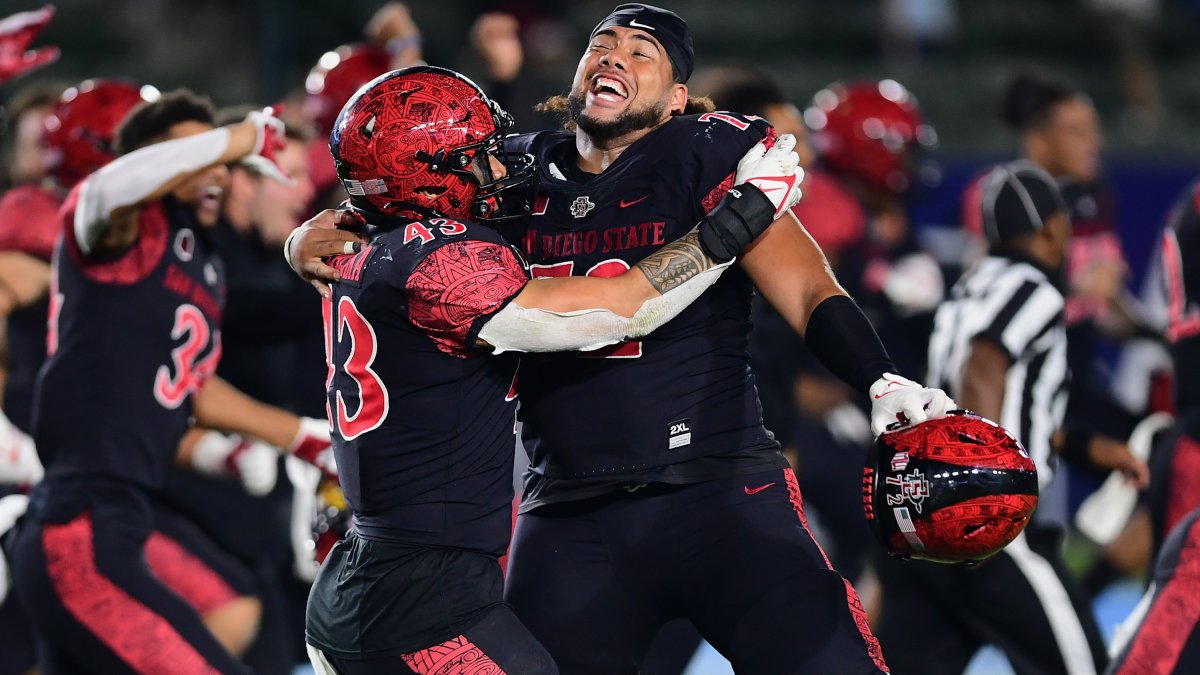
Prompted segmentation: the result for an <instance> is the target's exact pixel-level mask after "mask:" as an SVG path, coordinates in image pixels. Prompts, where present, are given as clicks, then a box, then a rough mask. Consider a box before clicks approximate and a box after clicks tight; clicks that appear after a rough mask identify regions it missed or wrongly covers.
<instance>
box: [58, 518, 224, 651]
mask: <svg viewBox="0 0 1200 675" xmlns="http://www.w3.org/2000/svg"><path fill="white" fill-rule="evenodd" d="M42 549H43V551H44V552H45V555H46V571H47V574H48V575H49V577H50V582H51V583H52V584H53V585H54V592H55V593H57V594H58V598H59V600H60V601H61V602H62V604H63V606H64V607H65V608H66V609H67V611H68V612H70V613H71V616H73V617H74V618H75V620H76V621H78V622H79V623H80V624H82V625H83V626H84V627H85V628H86V629H87V630H88V631H90V632H91V633H92V635H95V636H96V638H97V639H99V640H100V641H101V642H102V643H104V645H105V646H106V647H108V648H109V649H111V650H112V651H113V653H114V654H116V655H117V657H118V658H120V659H121V660H122V661H124V662H125V663H127V664H129V666H130V667H131V668H133V669H134V670H135V671H137V672H139V673H147V674H154V673H204V674H206V675H207V674H208V673H217V671H216V670H215V669H213V668H212V667H210V666H209V665H208V663H207V662H206V661H205V659H204V657H203V656H201V655H200V653H199V652H197V651H196V649H195V648H194V647H192V645H191V644H190V643H188V641H187V640H184V639H183V637H182V636H181V635H180V634H179V633H178V632H177V631H176V630H175V628H174V627H173V626H172V625H171V624H170V623H169V622H168V621H167V620H166V619H164V618H163V617H161V616H159V615H158V614H156V613H154V612H153V611H151V610H150V608H148V607H146V606H145V605H143V604H142V603H141V602H139V601H138V600H136V599H134V598H133V597H131V596H130V595H129V594H128V593H126V592H125V591H124V590H123V589H121V588H120V587H118V586H117V585H116V584H114V583H113V582H112V581H111V580H110V579H108V577H106V576H104V575H103V574H101V573H100V570H98V569H97V568H96V556H95V553H96V552H95V549H94V547H93V544H92V518H91V515H90V514H87V513H84V514H82V515H80V516H78V517H76V518H75V519H74V520H72V521H71V522H69V523H66V524H65V525H56V524H50V523H47V524H45V525H43V526H42ZM137 563H138V561H136V560H131V561H129V564H131V565H134V564H137Z"/></svg>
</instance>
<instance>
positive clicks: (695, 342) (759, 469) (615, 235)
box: [506, 113, 886, 673]
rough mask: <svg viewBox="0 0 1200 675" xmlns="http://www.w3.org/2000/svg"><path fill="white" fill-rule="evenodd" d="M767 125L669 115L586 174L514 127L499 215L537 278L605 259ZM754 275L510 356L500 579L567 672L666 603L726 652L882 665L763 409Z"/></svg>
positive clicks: (652, 230) (652, 617)
mask: <svg viewBox="0 0 1200 675" xmlns="http://www.w3.org/2000/svg"><path fill="white" fill-rule="evenodd" d="M774 136H775V134H774V131H773V130H772V129H771V128H770V127H769V125H767V124H766V123H765V122H764V121H762V120H761V119H759V118H755V117H744V116H742V115H738V114H734V113H706V114H702V115H692V116H680V117H675V118H672V119H671V120H670V121H668V122H667V123H665V124H664V125H662V126H661V127H659V128H658V129H656V130H654V131H652V132H650V133H648V134H647V135H646V136H644V137H643V138H641V139H640V140H638V141H637V142H635V143H634V144H633V145H631V146H630V147H629V148H628V149H626V150H625V151H624V152H623V153H622V154H621V155H620V157H618V158H617V160H616V161H614V162H613V163H612V165H611V166H609V167H608V168H606V169H605V170H604V171H603V173H600V174H598V175H589V174H585V173H583V172H581V171H580V170H579V169H578V168H577V164H576V160H577V155H576V150H575V136H574V134H572V133H569V132H563V131H552V132H541V133H537V134H530V135H524V136H517V137H513V138H510V139H509V141H508V143H509V144H510V148H509V149H510V150H513V151H516V152H530V153H532V154H534V155H535V156H536V157H537V160H538V163H539V165H540V168H539V172H540V173H539V177H538V191H539V195H540V196H539V197H538V199H537V200H536V202H535V204H534V208H533V213H532V215H531V216H530V217H529V218H528V219H527V220H526V221H523V222H522V223H521V225H522V226H523V227H524V228H525V229H523V230H515V231H511V232H507V234H508V236H509V238H510V239H511V240H512V241H519V242H520V243H521V246H522V248H523V250H524V251H525V254H526V256H527V258H528V260H529V262H530V271H531V273H532V275H533V276H534V277H538V276H566V275H576V276H614V275H616V274H619V273H621V272H623V271H625V270H627V269H629V268H630V266H631V265H633V264H634V263H635V262H636V261H638V260H640V259H642V258H644V257H645V256H646V255H648V254H650V253H652V252H654V251H655V250H657V249H658V248H660V247H662V246H663V245H664V244H666V243H668V242H670V241H672V240H674V239H676V238H678V237H680V236H682V235H683V234H685V233H686V232H688V231H689V230H691V229H692V227H694V225H695V223H697V222H698V221H700V220H701V219H702V218H703V217H704V215H705V213H706V212H707V211H708V210H710V209H711V208H712V207H713V206H714V205H716V203H717V202H718V201H719V200H720V199H721V198H722V197H723V196H724V194H725V192H726V191H727V190H728V189H729V188H731V187H733V180H734V170H735V168H736V166H737V163H738V161H739V160H740V159H741V157H742V156H743V155H744V154H745V152H746V151H747V150H749V149H750V147H751V146H753V145H754V144H756V143H758V142H759V141H761V140H764V139H765V140H767V141H768V143H769V142H771V141H773V139H774ZM752 293H753V287H752V284H751V282H750V280H749V278H748V277H747V276H746V275H745V274H744V273H743V272H741V271H740V270H737V269H734V270H729V271H727V272H726V273H725V274H724V275H723V276H722V277H721V279H720V280H719V281H718V282H717V283H716V284H715V285H714V286H713V287H712V288H710V289H709V290H708V291H706V292H705V294H704V295H702V296H701V297H700V298H699V299H698V300H697V301H696V302H694V303H693V304H692V305H690V306H689V307H688V308H687V309H685V310H684V311H683V312H681V313H680V314H679V316H678V317H676V318H675V319H673V320H672V321H670V322H668V323H667V324H665V325H664V326H663V327H662V328H660V329H658V330H657V331H655V332H653V333H651V334H650V335H649V336H647V337H645V338H643V339H641V340H640V341H637V342H629V343H625V344H621V345H616V346H614V347H610V348H607V349H605V350H600V351H597V352H588V353H567V354H553V355H531V356H526V357H525V358H524V359H523V360H522V362H521V377H520V391H521V420H522V421H523V422H524V430H523V436H524V441H525V446H526V450H527V451H528V452H529V454H530V457H531V466H530V468H529V471H528V472H527V474H526V483H525V490H524V495H523V498H522V504H521V516H520V518H519V519H518V522H517V528H516V532H515V535H514V539H513V546H512V550H511V552H510V558H509V575H508V580H507V588H506V597H507V599H508V600H509V602H511V603H512V604H513V607H514V609H515V610H516V611H517V615H518V616H519V617H520V618H521V620H522V621H524V622H525V623H526V624H527V625H528V626H529V627H530V629H531V630H532V631H533V633H534V635H535V636H536V637H537V638H538V639H539V640H540V641H541V642H542V643H543V644H544V645H545V646H546V648H547V649H548V650H549V651H550V653H551V654H552V655H553V656H554V658H555V661H556V662H557V663H558V665H559V667H560V668H561V669H562V670H563V672H570V673H593V672H595V673H601V672H602V673H625V672H636V670H637V668H638V666H639V664H640V662H641V660H642V658H643V655H644V652H645V650H646V648H647V645H648V644H649V643H650V641H651V639H652V638H653V637H654V635H655V634H656V633H657V632H658V629H659V627H660V626H661V625H662V624H663V623H664V622H666V621H668V620H670V619H672V618H675V617H687V618H689V619H691V620H692V621H693V623H695V624H696V626H697V627H698V628H699V630H700V632H701V633H702V634H703V635H704V637H705V638H707V639H708V641H709V642H710V643H711V644H713V645H714V646H715V647H716V648H717V649H718V650H719V651H721V653H722V654H724V655H725V656H726V657H727V658H729V659H730V661H732V662H733V664H734V667H735V668H737V669H739V671H745V672H773V673H793V672H794V673H801V672H803V673H817V672H821V673H826V672H839V673H874V672H878V671H880V670H884V671H886V666H885V665H884V662H883V659H882V656H881V654H880V652H879V648H878V643H877V642H876V640H875V638H874V637H873V636H872V635H871V633H870V630H869V629H868V627H867V622H866V614H865V612H863V610H862V607H861V604H860V603H859V601H858V598H857V595H856V594H855V593H854V591H853V589H852V588H851V587H850V586H849V584H848V583H847V582H846V581H845V580H844V579H843V578H842V577H841V576H840V575H839V574H838V573H837V572H835V571H833V570H832V569H831V568H830V567H829V565H828V562H827V560H826V559H825V557H824V555H823V553H822V552H821V550H820V547H819V546H818V545H817V543H816V542H815V541H814V540H813V538H812V536H811V535H810V534H809V532H808V528H807V526H806V521H805V517H804V512H803V509H802V506H801V498H800V491H799V488H798V487H797V485H796V479H795V476H794V475H793V474H792V472H791V470H790V469H789V468H788V465H787V462H786V460H785V459H784V458H783V457H782V455H780V453H779V445H778V443H776V441H775V439H774V438H773V437H772V435H771V433H770V432H768V431H767V430H766V429H765V428H764V427H763V423H762V410H761V406H760V405H759V401H758V396H757V394H756V391H755V385H754V379H753V376H752V375H751V372H750V367H749V356H748V355H747V344H748V335H749V331H750V318H749V317H750V300H751V295H752ZM767 635H770V636H780V635H785V636H787V639H786V640H779V639H771V638H765V637H764V636H767Z"/></svg>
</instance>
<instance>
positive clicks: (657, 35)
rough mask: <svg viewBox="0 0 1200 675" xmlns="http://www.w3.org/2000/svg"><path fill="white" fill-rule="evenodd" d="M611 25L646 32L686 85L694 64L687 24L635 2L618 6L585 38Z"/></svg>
mask: <svg viewBox="0 0 1200 675" xmlns="http://www.w3.org/2000/svg"><path fill="white" fill-rule="evenodd" d="M610 26H621V27H622V28H635V29H637V30H644V31H646V32H647V33H649V34H650V35H652V36H654V39H655V40H657V41H658V44H660V45H662V48H663V51H665V52H666V53H667V59H668V60H669V61H670V62H671V65H672V66H673V67H674V69H675V75H676V76H678V77H679V81H680V82H687V81H688V78H690V77H691V76H692V66H693V65H695V62H696V51H695V50H694V49H693V48H692V33H691V31H689V30H688V25H687V22H686V21H684V20H683V18H682V17H680V16H679V15H678V14H676V13H675V12H672V11H671V10H669V9H663V8H661V7H655V6H653V5H643V4H641V3H636V2H632V3H628V4H624V5H617V8H616V9H614V10H613V11H612V14H609V15H608V16H606V17H604V19H603V20H601V21H600V23H598V24H596V27H595V28H594V29H592V34H591V35H590V36H589V37H588V39H589V40H590V39H592V38H594V37H596V33H599V32H600V31H602V30H604V29H605V28H608V27H610Z"/></svg>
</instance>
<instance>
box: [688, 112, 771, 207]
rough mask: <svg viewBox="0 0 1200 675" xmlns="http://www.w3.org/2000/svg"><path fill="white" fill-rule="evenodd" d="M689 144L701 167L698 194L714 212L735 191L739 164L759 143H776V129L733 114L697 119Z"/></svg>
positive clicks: (716, 113)
mask: <svg viewBox="0 0 1200 675" xmlns="http://www.w3.org/2000/svg"><path fill="white" fill-rule="evenodd" d="M693 123H694V124H696V125H698V126H697V129H696V133H695V134H694V136H693V140H694V142H693V143H691V144H690V147H691V149H692V151H693V152H694V153H695V161H696V164H697V167H698V176H697V183H696V188H697V190H696V194H697V195H698V196H700V198H701V199H700V206H701V208H702V209H703V210H704V212H705V213H707V212H709V211H711V210H713V208H715V207H716V205H717V204H718V203H720V201H721V199H723V198H724V197H725V193H726V192H728V191H729V188H731V187H733V180H734V176H735V174H736V172H737V165H738V162H739V161H741V159H742V156H743V155H745V154H746V151H747V150H749V149H750V148H752V147H754V145H755V144H756V143H758V142H759V141H764V142H765V144H766V146H767V148H770V147H771V146H772V145H774V143H775V139H776V138H777V137H778V134H776V133H775V128H774V127H772V126H771V125H770V124H768V123H767V121H766V120H764V119H762V118H761V117H755V116H753V115H741V114H739V113H733V112H710V113H704V114H702V115H698V116H697V117H696V118H695V121H694V122H693Z"/></svg>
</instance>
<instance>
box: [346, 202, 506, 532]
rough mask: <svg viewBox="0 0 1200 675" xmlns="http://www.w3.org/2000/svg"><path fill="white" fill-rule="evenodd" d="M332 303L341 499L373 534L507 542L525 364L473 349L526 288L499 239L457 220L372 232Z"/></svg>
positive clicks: (350, 262)
mask: <svg viewBox="0 0 1200 675" xmlns="http://www.w3.org/2000/svg"><path fill="white" fill-rule="evenodd" d="M371 231H372V232H373V234H372V237H371V243H370V244H369V245H368V246H366V247H364V248H363V250H362V251H361V252H359V253H358V254H355V255H345V256H338V257H335V258H333V260H332V263H331V264H333V265H334V266H335V267H337V268H338V269H339V270H340V272H341V278H342V280H341V281H340V282H338V283H336V284H334V291H333V298H332V300H331V301H327V302H326V303H325V326H326V348H327V353H328V354H329V362H330V370H329V380H328V386H327V393H328V405H329V415H330V419H331V421H332V428H333V438H334V444H333V447H334V452H335V454H336V457H337V464H338V471H339V473H340V479H341V484H342V490H343V491H344V492H345V494H346V498H347V500H348V501H349V503H350V506H351V507H352V509H353V511H354V523H355V528H356V529H357V530H358V531H359V532H360V533H361V534H362V535H363V536H365V537H367V538H369V539H371V538H373V539H379V540H384V541H393V542H400V543H406V544H412V545H420V546H438V547H450V548H461V549H468V550H477V551H481V552H484V553H489V554H495V555H500V554H502V553H503V552H504V551H505V549H506V547H507V546H508V539H509V530H510V524H511V505H512V463H513V452H514V448H515V439H514V437H513V430H514V425H515V406H516V403H515V401H514V398H515V394H514V392H513V383H514V378H515V376H516V370H517V358H516V357H515V356H510V355H508V354H502V355H499V356H491V355H489V354H488V353H487V352H484V351H481V350H478V349H475V348H473V346H472V345H473V344H474V342H475V338H476V335H477V333H478V331H479V330H480V329H481V328H482V327H483V324H484V322H485V321H486V320H487V319H488V318H489V317H490V316H491V315H492V314H494V313H495V312H497V311H499V310H500V309H502V308H503V307H504V306H505V304H507V303H508V301H509V300H511V299H512V298H513V297H515V296H516V295H517V294H518V293H520V291H521V289H522V288H524V286H525V283H526V282H527V280H528V275H527V273H526V270H525V266H524V263H523V261H522V260H521V259H520V257H519V256H520V254H519V252H517V251H516V250H515V249H514V248H513V247H511V246H510V245H508V244H507V243H506V242H505V241H504V240H503V239H502V238H501V237H500V235H499V234H498V233H496V231H494V230H492V229H489V228H486V227H483V226H481V225H477V224H473V223H462V222H459V221H456V220H451V219H447V218H434V219H431V220H426V221H421V222H411V223H404V224H399V225H397V226H395V227H394V229H378V230H376V229H374V228H371Z"/></svg>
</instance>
